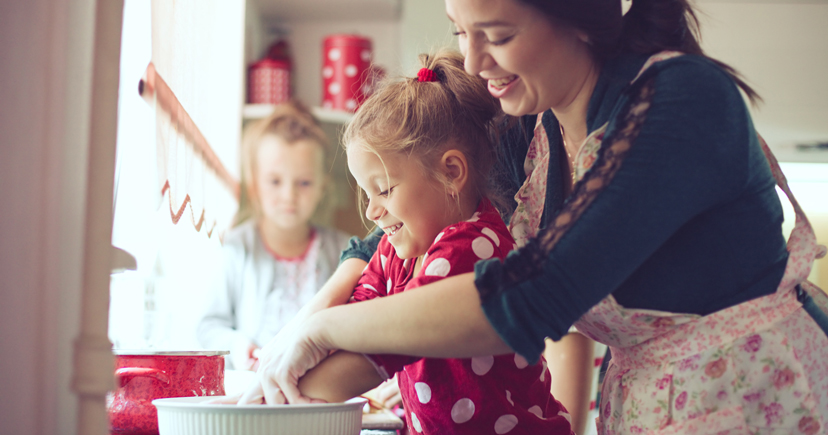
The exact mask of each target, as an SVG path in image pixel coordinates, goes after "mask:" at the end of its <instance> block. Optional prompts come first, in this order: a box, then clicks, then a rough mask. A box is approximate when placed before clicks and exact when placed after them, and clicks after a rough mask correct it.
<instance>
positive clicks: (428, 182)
mask: <svg viewBox="0 0 828 435" xmlns="http://www.w3.org/2000/svg"><path fill="white" fill-rule="evenodd" d="M347 153H348V169H349V170H350V171H351V174H353V176H354V178H355V179H356V182H357V184H358V185H359V187H360V188H362V190H363V191H364V192H365V196H366V197H367V199H368V205H367V207H366V210H365V217H366V218H367V219H369V220H371V221H372V222H374V223H375V224H376V225H377V226H378V227H379V228H381V229H382V231H383V232H384V233H385V234H386V236H387V237H388V241H389V242H390V243H391V245H392V246H394V249H395V250H396V253H397V256H398V257H400V258H402V259H408V258H415V257H418V256H420V255H423V254H425V253H426V251H428V248H429V247H430V246H431V245H432V243H434V238H435V237H437V234H439V233H440V231H441V230H443V228H445V227H447V226H448V225H450V224H452V223H454V222H456V221H457V213H456V212H453V211H452V210H453V207H451V205H452V204H453V202H452V201H451V199H450V197H449V195H448V194H447V192H446V188H445V186H444V185H442V184H440V183H439V182H437V181H436V180H434V179H432V178H431V177H428V176H427V175H426V174H425V173H424V171H423V170H422V169H421V168H420V167H419V163H418V162H416V161H415V160H413V158H410V157H409V156H407V155H405V154H398V153H392V152H387V153H383V154H381V155H377V154H375V153H373V152H371V151H369V150H367V149H366V148H365V147H364V146H362V145H360V144H353V145H350V146H349V147H348V151H347Z"/></svg>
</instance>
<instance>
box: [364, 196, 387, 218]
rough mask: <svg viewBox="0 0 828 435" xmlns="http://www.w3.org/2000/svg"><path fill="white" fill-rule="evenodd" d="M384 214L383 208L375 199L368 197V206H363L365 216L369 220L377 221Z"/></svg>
mask: <svg viewBox="0 0 828 435" xmlns="http://www.w3.org/2000/svg"><path fill="white" fill-rule="evenodd" d="M384 215H385V208H384V207H382V206H380V205H379V204H378V203H377V201H376V200H372V199H369V200H368V207H366V208H365V217H366V218H367V219H368V220H370V221H377V220H379V219H380V218H381V217H383V216H384Z"/></svg>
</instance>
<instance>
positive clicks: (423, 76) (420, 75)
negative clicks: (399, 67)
mask: <svg viewBox="0 0 828 435" xmlns="http://www.w3.org/2000/svg"><path fill="white" fill-rule="evenodd" d="M417 81H418V82H436V81H439V80H438V79H437V73H435V72H434V71H432V70H430V69H428V68H420V71H418V72H417Z"/></svg>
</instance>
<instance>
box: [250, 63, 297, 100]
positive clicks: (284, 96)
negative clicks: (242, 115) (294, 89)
mask: <svg viewBox="0 0 828 435" xmlns="http://www.w3.org/2000/svg"><path fill="white" fill-rule="evenodd" d="M288 100H290V62H289V61H287V60H284V59H270V58H264V59H262V60H260V61H258V62H256V63H254V64H253V65H250V68H249V70H248V77H247V102H248V103H250V104H280V103H285V102H287V101H288Z"/></svg>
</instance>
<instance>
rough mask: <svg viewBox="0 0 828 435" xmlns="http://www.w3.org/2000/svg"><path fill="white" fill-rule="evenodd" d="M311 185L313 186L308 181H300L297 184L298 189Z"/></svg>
mask: <svg viewBox="0 0 828 435" xmlns="http://www.w3.org/2000/svg"><path fill="white" fill-rule="evenodd" d="M311 185H313V183H311V182H310V181H300V182H299V186H300V187H310V186H311Z"/></svg>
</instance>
